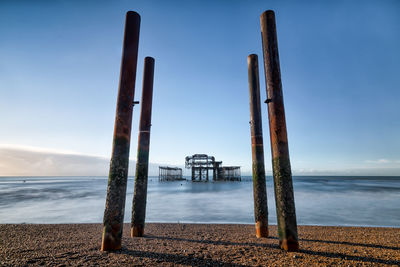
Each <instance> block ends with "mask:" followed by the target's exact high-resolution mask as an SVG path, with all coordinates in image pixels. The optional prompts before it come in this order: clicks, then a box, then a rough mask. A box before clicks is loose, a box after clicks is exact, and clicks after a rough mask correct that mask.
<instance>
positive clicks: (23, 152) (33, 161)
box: [0, 145, 158, 176]
mask: <svg viewBox="0 0 400 267" xmlns="http://www.w3.org/2000/svg"><path fill="white" fill-rule="evenodd" d="M109 164H110V158H106V157H100V156H93V155H83V154H78V153H73V152H66V151H54V150H47V149H42V148H35V147H21V146H10V145H0V176H106V175H108V171H109ZM135 164H136V163H135V161H133V160H130V162H129V175H130V176H133V175H134V173H135ZM149 175H158V164H150V166H149Z"/></svg>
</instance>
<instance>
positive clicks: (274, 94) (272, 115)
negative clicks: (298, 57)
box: [261, 10, 299, 251]
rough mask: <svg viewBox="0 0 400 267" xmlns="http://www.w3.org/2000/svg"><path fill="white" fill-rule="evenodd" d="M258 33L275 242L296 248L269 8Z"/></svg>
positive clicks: (277, 58) (281, 96)
mask: <svg viewBox="0 0 400 267" xmlns="http://www.w3.org/2000/svg"><path fill="white" fill-rule="evenodd" d="M261 34H262V45H263V54H264V68H265V81H266V87H267V101H266V102H267V103H268V117H269V130H270V138H271V152H272V169H273V175H274V188H275V202H276V213H277V219H278V234H279V243H280V246H281V248H283V249H285V250H288V251H297V250H298V249H299V242H298V237H297V222H296V211H295V206H294V195H293V182H292V172H291V169H290V160H289V148H288V140H287V132H286V120H285V109H284V105H283V93H282V82H281V73H280V66H279V54H278V41H277V36H276V25H275V14H274V12H273V11H272V10H268V11H265V12H264V13H263V14H262V15H261Z"/></svg>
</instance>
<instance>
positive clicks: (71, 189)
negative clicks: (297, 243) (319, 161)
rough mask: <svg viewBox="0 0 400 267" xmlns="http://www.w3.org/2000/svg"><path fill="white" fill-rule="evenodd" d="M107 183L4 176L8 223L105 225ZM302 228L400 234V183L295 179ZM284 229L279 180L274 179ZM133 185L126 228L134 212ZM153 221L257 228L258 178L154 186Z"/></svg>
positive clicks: (2, 202) (1, 202)
mask: <svg viewBox="0 0 400 267" xmlns="http://www.w3.org/2000/svg"><path fill="white" fill-rule="evenodd" d="M106 188H107V178H106V177H15V178H14V177H0V223H23V222H26V223H87V222H101V221H102V218H103V211H104V204H105V195H106ZM294 190H295V201H296V213H297V220H298V224H313V225H365V226H366V225H369V226H394V227H400V205H398V203H399V200H400V177H337V176H336V177H328V176H321V177H306V176H297V177H294ZM267 192H268V208H269V219H270V223H271V224H276V214H275V203H274V197H273V185H272V177H267ZM132 194H133V179H131V178H130V179H129V181H128V192H127V200H126V209H125V221H126V222H129V221H130V218H131V215H130V212H131V207H132V197H133V196H132ZM146 220H147V221H148V222H178V221H179V222H196V223H252V222H253V220H254V219H253V194H252V182H251V177H244V179H243V181H242V182H215V183H212V182H210V183H192V182H190V181H176V182H159V181H158V179H157V178H156V177H151V178H150V179H149V186H148V201H147V215H146Z"/></svg>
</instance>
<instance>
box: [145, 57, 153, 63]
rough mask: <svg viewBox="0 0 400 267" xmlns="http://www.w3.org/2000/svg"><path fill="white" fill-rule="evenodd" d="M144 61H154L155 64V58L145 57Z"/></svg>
mask: <svg viewBox="0 0 400 267" xmlns="http://www.w3.org/2000/svg"><path fill="white" fill-rule="evenodd" d="M144 60H145V61H153V62H154V58H153V57H149V56H147V57H145V58H144Z"/></svg>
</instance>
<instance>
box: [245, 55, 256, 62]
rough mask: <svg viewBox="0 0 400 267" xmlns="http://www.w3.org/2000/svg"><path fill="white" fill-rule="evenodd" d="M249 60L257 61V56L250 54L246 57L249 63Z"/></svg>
mask: <svg viewBox="0 0 400 267" xmlns="http://www.w3.org/2000/svg"><path fill="white" fill-rule="evenodd" d="M250 60H258V56H257V54H250V55H248V56H247V61H250Z"/></svg>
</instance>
